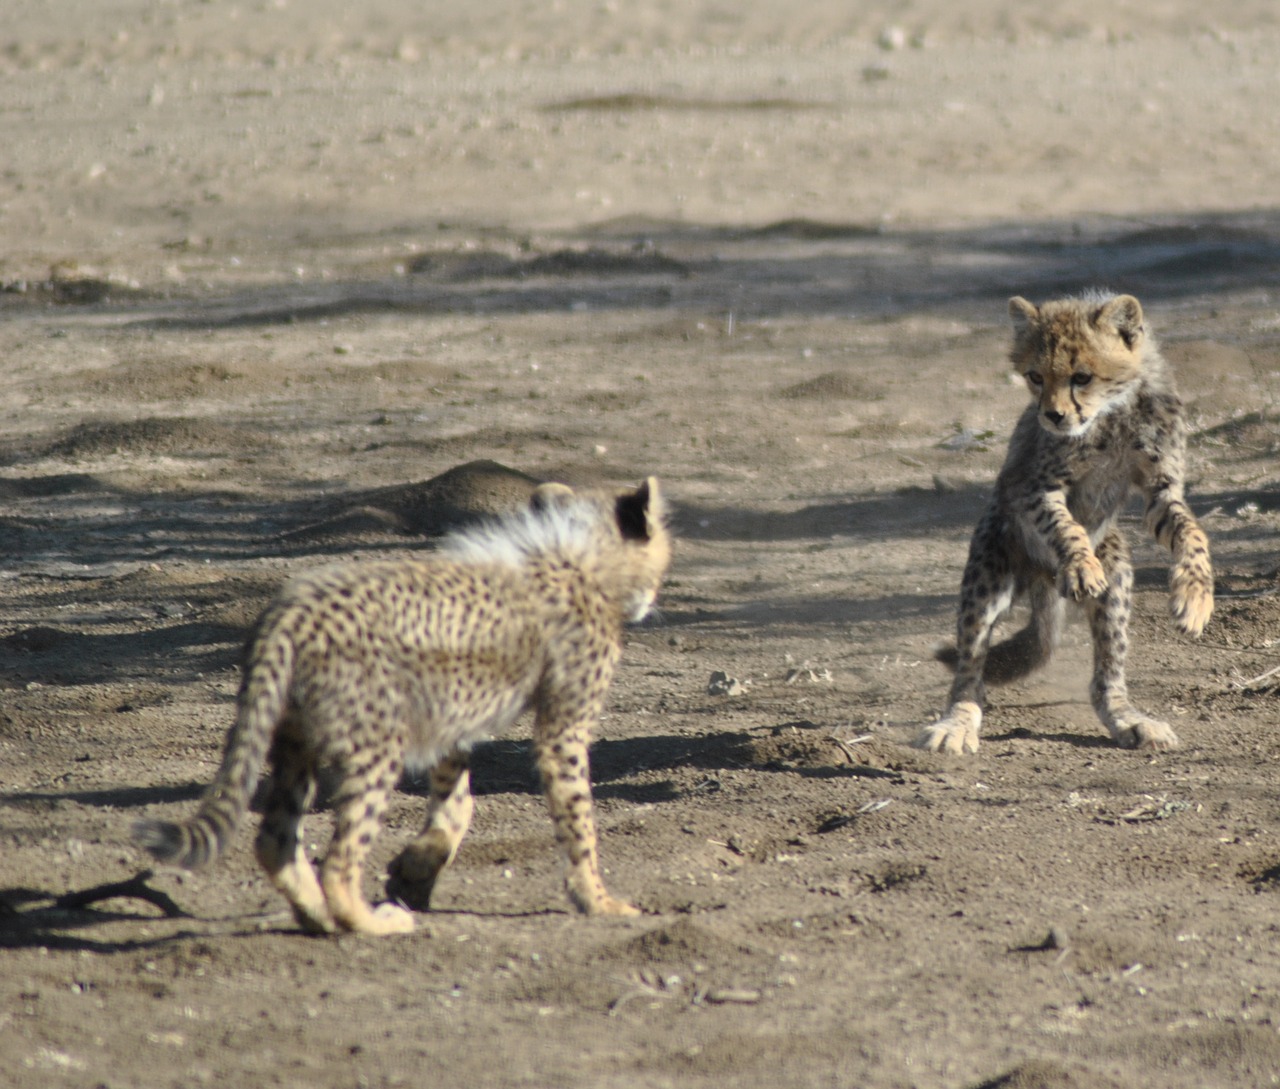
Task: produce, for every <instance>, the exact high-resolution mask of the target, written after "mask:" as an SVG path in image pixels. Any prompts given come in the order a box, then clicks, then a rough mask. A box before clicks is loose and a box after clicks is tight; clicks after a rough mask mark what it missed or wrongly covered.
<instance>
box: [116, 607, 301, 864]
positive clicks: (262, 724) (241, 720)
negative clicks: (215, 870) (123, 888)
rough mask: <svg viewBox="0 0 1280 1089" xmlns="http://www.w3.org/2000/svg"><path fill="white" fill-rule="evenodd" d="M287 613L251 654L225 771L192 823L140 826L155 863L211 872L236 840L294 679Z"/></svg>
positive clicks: (136, 837)
mask: <svg viewBox="0 0 1280 1089" xmlns="http://www.w3.org/2000/svg"><path fill="white" fill-rule="evenodd" d="M287 613H288V609H287V608H286V609H284V610H281V611H277V610H274V609H273V610H271V611H270V612H268V613H267V615H266V616H265V617H264V618H263V620H262V622H261V626H260V627H259V629H258V633H257V635H256V636H255V643H256V648H255V649H254V650H253V651H252V652H251V653H250V655H249V659H248V660H249V661H251V662H253V663H254V664H253V666H252V668H251V669H249V670H248V671H247V673H246V675H245V678H244V681H243V683H242V684H241V686H240V694H239V697H238V700H237V711H236V720H235V723H234V724H233V725H232V727H231V733H230V736H229V738H228V741H227V747H226V751H225V753H224V755H223V758H222V767H221V768H219V769H218V774H217V777H216V778H215V779H214V781H213V783H212V784H211V785H210V787H209V789H208V790H207V791H206V792H205V796H204V800H203V801H202V802H201V803H200V808H199V809H198V810H197V811H196V814H195V816H193V817H191V818H190V819H189V820H186V821H182V822H180V823H175V822H172V821H158V820H140V821H138V822H137V823H136V824H134V826H133V841H134V842H135V843H136V844H138V846H140V847H142V848H144V849H145V850H146V851H147V852H148V853H149V854H150V855H151V856H152V857H153V858H155V859H157V860H158V861H160V862H165V863H168V864H170V865H173V866H179V867H181V868H182V869H184V870H195V869H199V868H201V867H203V866H207V865H208V864H209V863H210V862H212V861H213V860H214V859H216V858H217V857H218V855H220V854H221V853H222V851H223V848H225V847H226V845H227V842H228V841H229V840H230V839H231V836H232V834H233V833H234V832H235V830H236V827H237V826H238V825H239V823H240V819H241V818H242V817H243V816H244V813H245V810H246V809H248V808H249V799H250V798H251V796H252V795H253V791H254V788H255V787H256V786H257V783H258V776H259V774H260V773H261V771H262V765H263V763H264V761H265V759H266V753H267V746H268V744H269V743H270V741H271V737H272V735H273V734H274V733H275V728H276V725H277V724H278V723H279V722H280V719H281V718H282V717H283V716H284V713H285V709H286V703H287V697H288V689H289V682H290V679H291V677H292V673H293V654H294V649H293V642H292V640H291V639H290V637H289V634H288V632H289V620H290V618H289V617H288V615H285V614H287Z"/></svg>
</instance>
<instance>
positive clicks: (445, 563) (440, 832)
mask: <svg viewBox="0 0 1280 1089" xmlns="http://www.w3.org/2000/svg"><path fill="white" fill-rule="evenodd" d="M670 554H671V549H670V539H669V537H668V533H667V529H666V521H665V508H664V505H663V501H662V497H661V495H660V494H659V491H658V483H657V481H656V480H654V479H652V478H650V479H649V480H648V481H647V482H646V483H645V484H643V485H642V486H641V487H640V488H638V489H636V490H635V491H629V492H624V493H622V494H621V495H617V496H609V497H605V496H597V495H587V494H577V493H574V492H572V491H570V489H568V488H566V487H564V486H563V485H556V484H548V485H543V486H542V487H540V488H539V489H538V490H537V491H536V492H535V494H534V497H533V500H532V502H531V505H530V508H529V509H528V510H526V511H521V512H519V513H517V514H513V515H509V516H507V517H506V518H504V519H501V520H499V521H496V522H494V523H493V524H490V525H487V526H482V527H480V528H476V529H472V530H469V531H463V532H460V533H457V534H455V535H453V536H452V537H449V538H446V540H445V543H444V544H443V546H442V547H441V550H440V552H439V553H437V554H434V555H428V556H423V557H419V558H412V559H396V560H387V561H381V562H371V563H345V564H334V565H331V566H328V567H323V568H320V569H319V570H317V571H314V572H312V573H310V574H306V575H302V576H300V577H298V578H295V579H293V580H292V581H290V582H289V583H288V584H287V585H286V586H285V587H284V589H283V590H282V591H281V593H280V594H279V596H278V597H277V598H276V600H275V601H274V602H273V603H272V604H271V605H270V606H269V607H268V608H267V610H266V611H265V612H264V613H263V615H262V617H261V619H260V620H259V622H258V627H257V631H256V633H255V634H254V636H253V637H252V639H251V640H250V643H249V646H248V650H247V656H246V660H245V666H244V675H243V679H242V682H241V685H240V694H239V697H238V704H237V712H236V720H235V724H234V725H233V726H232V727H231V730H230V733H229V734H228V737H227V744H226V751H225V753H224V755H223V758H222V767H221V768H220V770H219V771H218V775H217V778H216V779H215V780H214V782H213V785H212V786H211V787H210V788H209V790H208V792H207V793H206V794H205V797H204V800H203V802H202V803H201V805H200V809H199V811H198V812H197V813H196V815H195V816H194V817H192V818H191V819H190V820H188V821H186V822H185V823H181V824H170V823H167V822H164V821H142V822H140V823H139V824H138V825H137V826H136V827H135V830H134V838H135V839H136V840H137V842H138V843H140V844H141V845H142V846H143V847H145V848H146V849H147V850H148V851H150V852H151V854H152V855H154V856H155V857H156V858H158V859H160V860H161V861H164V862H171V863H175V864H177V865H179V866H182V867H185V868H188V869H192V868H195V867H197V866H201V865H204V864H205V863H208V862H210V861H211V860H212V859H214V858H216V857H217V855H218V854H219V853H220V852H221V851H222V849H223V848H224V847H225V846H226V843H227V841H228V839H229V838H230V837H231V834H232V831H233V830H234V829H235V827H236V825H237V824H238V822H239V821H240V819H241V817H242V816H243V814H244V811H245V809H246V807H247V806H248V802H249V799H250V797H251V795H252V794H253V791H254V787H255V784H256V783H257V780H258V776H259V773H260V771H261V769H262V766H263V763H264V761H265V762H269V763H270V765H271V786H270V791H269V794H268V797H267V801H266V807H265V811H264V815H263V819H262V826H261V829H260V830H259V832H258V836H257V840H256V844H255V847H256V852H257V856H258V861H259V862H260V863H261V864H262V867H263V868H264V869H265V870H266V871H267V874H268V875H269V876H270V878H271V880H272V882H273V883H274V884H275V886H276V887H277V888H278V889H279V890H280V891H281V892H282V893H283V894H284V895H285V897H286V898H287V899H288V901H289V903H290V905H291V906H292V908H293V912H294V915H296V916H297V919H298V922H299V923H300V924H301V925H302V926H303V927H305V928H306V929H308V930H311V931H315V932H321V933H329V932H333V931H335V930H339V929H341V930H353V931H363V932H365V933H371V934H387V933H397V932H403V931H408V930H411V929H412V928H413V916H412V914H411V913H410V912H409V911H407V910H405V908H403V907H401V906H399V905H398V904H394V903H383V904H379V905H378V906H377V907H376V908H374V907H370V905H369V903H368V902H367V901H366V900H365V898H364V894H363V892H362V891H361V868H362V864H363V862H364V860H365V857H366V856H367V854H368V852H369V848H370V844H371V843H372V842H373V838H374V836H375V835H376V834H377V831H378V826H379V822H380V819H381V816H382V813H383V811H384V810H385V808H386V804H387V795H388V793H389V792H390V790H391V789H392V788H393V787H394V786H395V784H396V781H397V780H398V778H399V776H400V773H401V770H402V768H403V767H404V766H405V765H406V764H407V765H408V766H409V767H411V768H421V769H429V770H430V784H431V798H430V801H429V803H428V805H427V819H426V826H425V827H424V829H423V831H422V832H421V834H420V835H419V836H418V837H417V838H416V839H414V840H413V841H412V842H411V843H410V844H409V846H408V847H406V848H405V850H404V851H403V852H402V853H401V854H400V856H399V857H398V858H397V859H396V861H395V862H394V863H393V867H392V871H393V872H392V881H391V886H392V891H393V892H394V893H395V894H396V895H397V896H398V897H399V898H400V899H402V900H404V901H405V902H407V903H409V904H411V905H413V906H415V907H419V908H423V909H425V908H426V906H427V902H428V900H429V898H430V894H431V889H432V886H433V884H434V882H435V879H436V877H437V875H438V874H439V873H440V871H441V870H443V869H444V867H445V866H447V865H448V864H449V863H450V861H452V859H453V857H454V854H455V853H456V852H457V849H458V844H459V843H460V841H461V840H462V837H463V835H464V834H465V833H466V830H467V827H468V826H469V824H470V821H471V810H472V805H473V802H472V797H471V792H470V775H469V772H468V754H469V751H470V749H471V746H472V745H473V744H474V743H475V742H477V741H479V740H481V739H483V738H485V737H487V736H491V735H494V734H499V733H501V732H503V731H504V730H506V729H507V728H508V727H509V726H510V725H511V724H512V723H513V722H514V721H515V719H516V718H517V716H519V715H520V714H521V713H522V712H523V711H524V710H526V709H527V708H533V709H534V710H535V712H536V719H535V722H534V728H533V729H534V738H533V744H534V751H535V753H536V758H537V764H538V768H539V770H540V771H541V773H542V781H543V785H544V790H545V793H546V798H547V804H548V806H549V808H550V810H551V817H552V820H553V822H554V824H555V832H556V838H557V840H558V841H559V842H560V844H561V846H562V847H563V848H564V850H565V851H566V853H567V854H568V858H569V868H568V874H567V878H566V884H567V887H568V893H569V897H570V899H571V900H572V901H573V902H574V904H576V905H577V907H578V908H579V909H580V910H581V911H583V912H585V913H586V914H588V915H634V914H636V913H637V912H636V909H635V908H634V907H632V906H631V905H629V904H626V903H623V902H622V901H620V900H615V899H614V898H613V897H612V896H610V895H609V894H608V893H607V892H606V891H605V887H604V883H603V882H602V881H601V879H600V869H599V864H598V862H597V857H596V832H595V822H594V819H593V816H592V805H591V784H590V780H589V776H588V770H587V745H588V742H589V735H590V732H591V729H592V726H593V725H594V723H595V721H596V720H597V719H598V718H599V715H600V712H601V709H602V707H603V706H604V701H605V695H606V693H607V691H608V688H609V682H610V680H611V679H612V676H613V670H614V666H615V665H616V663H617V661H618V656H619V652H620V649H621V642H622V626H623V623H624V622H625V621H634V620H639V619H641V618H642V617H643V616H644V615H645V614H646V613H647V612H648V611H649V608H650V606H651V605H652V604H653V600H654V597H655V595H656V594H657V591H658V585H659V583H660V581H661V579H662V576H663V574H664V572H665V571H666V568H667V564H668V562H669V560H670ZM322 769H323V770H326V771H331V772H333V773H334V776H333V779H334V782H335V787H334V793H333V799H332V806H333V811H334V830H333V839H332V841H331V843H330V845H329V849H328V853H327V854H326V856H325V858H324V862H323V864H322V865H321V867H320V874H319V877H318V878H317V875H316V871H315V869H314V868H313V867H312V865H311V863H310V861H308V859H307V857H306V855H305V854H304V853H303V849H302V844H301V840H300V834H301V824H302V818H303V814H304V813H305V812H306V809H307V807H308V805H309V803H310V801H311V799H312V797H313V795H314V793H315V783H316V776H317V773H318V772H319V771H321V770H322Z"/></svg>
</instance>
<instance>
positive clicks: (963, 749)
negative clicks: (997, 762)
mask: <svg viewBox="0 0 1280 1089" xmlns="http://www.w3.org/2000/svg"><path fill="white" fill-rule="evenodd" d="M981 726H982V708H980V707H979V706H978V705H977V704H976V703H972V702H971V701H969V700H962V701H961V702H960V703H957V704H955V705H954V706H953V707H951V709H950V710H948V711H947V713H946V714H945V715H944V716H943V717H942V718H940V719H939V720H938V721H937V722H935V723H933V724H931V725H929V726H925V727H923V728H921V730H920V732H919V733H918V734H917V735H916V739H915V740H914V741H913V742H912V743H911V744H912V745H914V746H915V747H916V748H917V749H927V750H928V751H929V752H945V753H955V754H957V755H959V754H962V753H976V752H977V751H978V730H979V728H980V727H981Z"/></svg>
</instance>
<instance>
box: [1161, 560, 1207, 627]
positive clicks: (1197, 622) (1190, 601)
mask: <svg viewBox="0 0 1280 1089" xmlns="http://www.w3.org/2000/svg"><path fill="white" fill-rule="evenodd" d="M1172 583H1173V587H1172V590H1171V591H1170V594H1169V612H1170V613H1171V614H1172V616H1173V621H1174V623H1175V624H1177V625H1178V627H1179V628H1180V629H1181V630H1182V631H1184V632H1186V633H1187V634H1188V635H1199V634H1200V633H1201V632H1202V631H1204V626H1205V625H1206V624H1207V623H1209V617H1211V616H1212V615H1213V583H1212V582H1206V581H1205V580H1204V579H1203V578H1202V577H1200V576H1199V575H1195V574H1190V573H1188V572H1185V571H1183V570H1181V569H1180V568H1176V567H1175V568H1174V570H1173V579H1172Z"/></svg>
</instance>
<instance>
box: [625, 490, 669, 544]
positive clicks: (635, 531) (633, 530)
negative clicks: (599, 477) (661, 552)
mask: <svg viewBox="0 0 1280 1089" xmlns="http://www.w3.org/2000/svg"><path fill="white" fill-rule="evenodd" d="M614 511H615V513H616V515H617V518H618V529H619V531H620V532H621V533H622V539H623V540H624V541H648V540H651V539H652V538H653V536H654V534H655V533H657V532H658V531H659V530H660V529H661V527H662V525H663V524H664V522H665V521H666V514H667V508H666V504H665V503H664V502H663V500H662V492H661V491H660V489H659V488H658V478H657V477H654V476H651V477H649V478H648V479H647V480H646V481H645V482H644V483H643V484H641V485H640V487H638V488H637V489H636V490H635V491H633V492H623V493H622V495H620V496H618V499H617V502H616V504H615V505H614Z"/></svg>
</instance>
